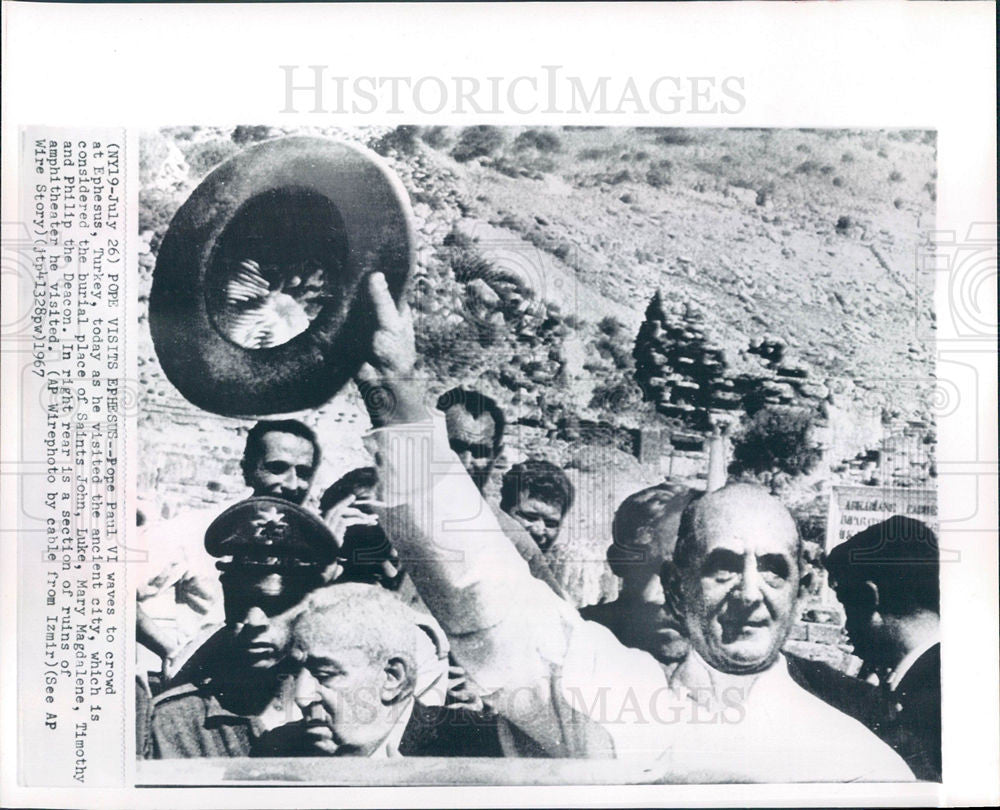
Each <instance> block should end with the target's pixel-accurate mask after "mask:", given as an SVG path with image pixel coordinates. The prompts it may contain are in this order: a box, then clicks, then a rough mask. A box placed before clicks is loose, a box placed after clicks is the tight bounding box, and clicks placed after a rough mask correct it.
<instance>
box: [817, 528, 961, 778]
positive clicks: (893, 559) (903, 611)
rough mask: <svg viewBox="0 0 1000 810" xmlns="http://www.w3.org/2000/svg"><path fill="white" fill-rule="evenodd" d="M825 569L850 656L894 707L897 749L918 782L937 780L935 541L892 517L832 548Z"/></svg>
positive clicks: (938, 649)
mask: <svg viewBox="0 0 1000 810" xmlns="http://www.w3.org/2000/svg"><path fill="white" fill-rule="evenodd" d="M826 568H827V571H828V573H829V580H830V584H831V585H832V587H833V588H834V590H835V592H836V594H837V598H838V599H839V600H840V602H841V603H842V604H843V606H844V612H845V613H846V616H847V619H846V622H845V626H846V629H847V634H848V637H849V638H850V641H851V643H852V644H853V645H854V652H855V654H856V655H857V656H858V657H859V658H861V659H862V660H863V661H864V662H865V665H866V666H867V667H868V668H870V669H872V670H873V671H874V672H876V673H877V674H878V675H879V679H880V682H881V684H882V686H883V688H884V689H885V690H886V691H887V692H888V693H889V696H890V698H891V699H892V700H893V702H894V703H895V704H896V707H897V710H898V716H897V718H896V723H895V730H896V732H897V734H898V741H897V742H896V743H895V747H896V749H897V750H898V751H899V752H900V754H901V755H902V756H903V758H904V759H905V760H906V761H907V763H908V764H909V765H910V767H911V768H912V769H913V772H914V773H915V774H916V775H917V776H918V777H919V778H921V779H928V780H932V781H941V643H940V640H941V636H940V610H941V608H940V580H939V551H938V543H937V537H936V535H935V534H934V532H933V531H932V530H931V529H930V528H929V527H928V526H926V525H925V524H923V523H921V522H920V521H919V520H914V519H912V518H907V517H902V516H899V515H896V516H893V517H891V518H889V519H888V520H885V521H882V522H881V523H877V524H875V525H874V526H869V527H868V528H867V529H865V530H864V531H863V532H860V533H859V534H856V535H854V536H853V537H851V538H850V539H849V540H847V541H846V542H844V543H841V544H840V545H838V546H836V547H834V548H833V549H832V550H831V551H830V553H829V555H828V557H827V560H826Z"/></svg>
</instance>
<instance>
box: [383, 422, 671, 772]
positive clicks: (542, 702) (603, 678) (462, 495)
mask: <svg viewBox="0 0 1000 810" xmlns="http://www.w3.org/2000/svg"><path fill="white" fill-rule="evenodd" d="M376 436H377V439H378V460H379V465H380V468H381V477H382V483H383V487H384V492H383V497H384V499H385V501H386V503H387V510H386V515H385V520H384V521H383V523H384V525H385V528H386V532H387V534H388V536H389V538H390V539H391V541H392V542H393V544H394V546H395V547H396V550H397V552H398V553H399V556H400V561H401V562H402V564H403V565H404V566H405V568H406V570H408V571H409V572H410V574H411V576H412V577H413V581H414V584H415V585H416V587H417V590H418V591H419V593H420V596H421V598H422V599H423V600H424V602H425V604H426V605H427V607H428V608H429V609H430V611H431V612H432V613H433V614H434V616H435V618H437V620H438V621H439V622H440V623H441V626H442V627H443V628H444V630H445V632H446V633H447V634H448V637H449V639H450V640H451V644H452V649H453V651H454V653H455V656H456V658H457V659H458V661H459V662H460V663H461V664H462V666H463V667H465V668H466V670H467V671H468V673H469V675H470V677H471V678H472V679H473V680H474V681H475V683H476V685H477V687H478V688H479V689H480V690H481V693H483V694H485V695H486V697H485V698H484V700H485V701H486V702H487V704H488V705H490V706H491V707H492V708H493V709H494V710H495V711H497V713H498V714H500V715H501V716H502V717H504V718H505V719H506V720H507V721H509V722H510V723H511V724H512V725H513V726H514V727H515V728H516V729H517V732H518V733H520V734H523V735H526V736H527V737H528V738H530V740H531V741H532V743H533V744H534V746H536V747H540V748H541V749H542V750H543V751H544V752H545V753H547V754H549V755H552V756H563V757H566V756H633V755H642V756H650V757H655V756H657V755H659V754H660V753H662V751H663V749H664V748H665V747H666V746H667V745H668V744H669V742H670V736H671V735H670V734H669V732H668V730H667V726H665V725H664V724H661V723H658V722H655V721H654V722H650V721H649V717H648V715H649V711H650V706H651V704H652V703H653V702H654V701H655V699H656V693H658V692H660V691H662V690H664V689H666V688H667V687H666V678H665V676H664V674H663V672H662V670H661V669H660V667H659V665H658V664H657V663H656V662H655V661H654V660H653V658H652V657H651V656H649V655H647V654H646V653H642V652H639V651H637V650H631V649H628V648H626V647H623V646H622V645H621V644H620V643H619V642H618V640H617V639H615V638H614V636H613V635H612V634H611V633H610V632H609V631H608V630H607V629H606V628H604V627H601V626H600V625H597V624H595V623H593V622H586V621H584V620H583V619H582V618H581V617H580V615H579V614H578V613H577V611H576V610H575V609H574V608H573V607H572V606H571V605H569V604H568V603H567V602H565V601H564V600H562V599H560V598H559V597H558V596H556V595H555V594H554V593H553V592H552V590H551V589H550V588H549V587H548V586H547V585H545V584H544V583H542V582H540V581H539V580H537V579H535V578H534V577H533V576H532V575H531V574H530V572H529V570H528V566H527V564H526V563H525V561H524V560H523V559H522V558H521V556H520V554H519V553H518V552H517V550H516V549H515V548H514V547H513V545H512V544H511V542H510V541H509V540H508V538H507V537H506V535H505V534H504V532H503V531H502V530H501V528H500V525H499V523H498V522H497V519H496V516H495V515H494V514H493V512H492V510H491V509H490V508H489V507H488V505H487V504H486V503H485V501H484V500H483V498H482V495H481V494H480V492H479V490H478V489H477V488H476V486H475V484H474V483H473V482H472V480H471V479H470V478H469V476H468V475H467V474H466V472H465V470H464V469H463V467H462V466H461V463H460V462H459V460H458V458H457V456H455V454H454V453H452V452H451V450H450V448H449V447H448V443H447V435H446V433H445V430H444V420H443V419H440V418H437V419H435V420H434V422H428V423H423V424H419V425H404V426H399V427H392V428H382V429H380V430H378V431H376ZM636 707H638V708H636ZM637 711H638V712H639V713H640V716H638V717H636V716H635V715H636V712H637ZM644 720H645V722H643V721H644ZM668 725H669V724H668Z"/></svg>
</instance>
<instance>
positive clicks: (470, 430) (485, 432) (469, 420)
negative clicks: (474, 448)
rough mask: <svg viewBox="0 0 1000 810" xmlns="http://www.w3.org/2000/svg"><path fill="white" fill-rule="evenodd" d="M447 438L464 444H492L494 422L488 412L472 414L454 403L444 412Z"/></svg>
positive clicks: (494, 428) (494, 429)
mask: <svg viewBox="0 0 1000 810" xmlns="http://www.w3.org/2000/svg"><path fill="white" fill-rule="evenodd" d="M445 424H446V425H447V428H448V438H449V439H451V440H452V441H454V440H456V439H458V440H461V441H463V442H465V443H466V444H492V443H493V434H494V432H495V431H496V422H494V421H493V417H492V416H491V415H490V414H488V413H481V414H479V416H473V415H472V414H471V413H469V412H468V411H467V410H466V409H465V408H464V407H463V406H461V405H454V406H452V407H451V408H449V409H448V410H447V411H446V412H445Z"/></svg>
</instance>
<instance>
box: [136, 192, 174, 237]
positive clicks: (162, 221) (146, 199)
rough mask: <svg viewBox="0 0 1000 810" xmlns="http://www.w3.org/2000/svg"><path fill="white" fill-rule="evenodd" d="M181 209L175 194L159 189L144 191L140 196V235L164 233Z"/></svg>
mask: <svg viewBox="0 0 1000 810" xmlns="http://www.w3.org/2000/svg"><path fill="white" fill-rule="evenodd" d="M178 207H179V205H178V202H177V200H176V199H175V196H174V194H172V193H170V192H167V191H161V190H160V189H157V188H149V189H143V191H142V192H141V193H140V194H139V233H142V232H143V231H154V232H155V233H163V232H165V231H166V229H167V225H169V224H170V220H171V219H172V218H173V216H174V212H175V211H176V210H177V208H178Z"/></svg>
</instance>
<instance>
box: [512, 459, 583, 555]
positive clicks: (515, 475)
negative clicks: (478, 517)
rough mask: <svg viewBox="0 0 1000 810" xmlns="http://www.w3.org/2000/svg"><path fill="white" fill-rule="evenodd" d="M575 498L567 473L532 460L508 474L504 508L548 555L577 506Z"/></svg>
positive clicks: (550, 465)
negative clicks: (574, 503)
mask: <svg viewBox="0 0 1000 810" xmlns="http://www.w3.org/2000/svg"><path fill="white" fill-rule="evenodd" d="M573 495H574V491H573V484H572V483H571V482H570V480H569V478H567V477H566V473H564V472H563V471H562V470H561V469H559V468H558V467H557V466H556V465H555V464H553V463H552V462H550V461H545V460H544V459H537V458H529V459H528V460H527V461H522V462H521V463H520V464H515V465H514V466H513V467H511V468H510V469H509V470H507V472H506V473H505V474H504V477H503V481H502V482H501V484H500V508H501V509H502V510H503V511H504V512H506V513H507V514H508V515H510V516H511V517H512V518H514V520H516V521H517V522H518V523H520V524H521V526H522V527H523V528H524V530H525V531H526V532H527V533H528V534H530V535H531V539H532V540H534V541H535V544H536V545H537V546H538V547H539V548H540V549H541V550H542V551H548V550H549V549H550V548H551V547H552V544H553V543H554V542H555V541H556V538H557V537H558V536H559V529H560V528H561V527H562V522H563V518H565V517H566V513H567V512H568V511H569V508H570V506H572V505H573Z"/></svg>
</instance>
